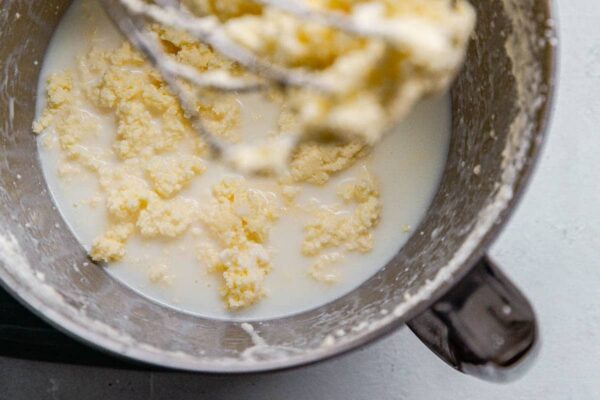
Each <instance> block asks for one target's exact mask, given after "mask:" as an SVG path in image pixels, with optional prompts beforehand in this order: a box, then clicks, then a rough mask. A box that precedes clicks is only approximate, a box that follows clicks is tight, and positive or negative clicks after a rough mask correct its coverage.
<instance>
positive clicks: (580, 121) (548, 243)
mask: <svg viewBox="0 0 600 400" xmlns="http://www.w3.org/2000/svg"><path fill="white" fill-rule="evenodd" d="M556 5H557V8H558V12H559V26H560V37H561V45H560V47H561V58H560V79H559V89H558V94H557V97H556V103H555V114H554V119H553V122H552V126H551V129H550V133H549V140H548V142H547V144H546V147H545V150H544V153H543V157H542V161H541V163H540V165H539V167H538V169H537V172H536V174H535V176H534V179H533V182H532V185H531V186H530V188H529V190H528V192H527V194H526V196H525V198H524V200H523V201H522V203H521V205H520V207H519V209H518V212H517V213H516V215H515V216H514V218H513V219H512V221H511V222H510V224H509V226H508V228H507V229H506V230H505V231H504V233H503V234H502V236H501V238H500V239H499V240H498V241H497V242H496V244H495V245H494V246H493V248H492V251H491V255H492V256H493V257H494V258H495V259H496V260H497V261H499V263H500V264H501V265H502V266H503V268H504V270H505V271H506V272H507V273H508V274H509V276H511V277H512V278H513V280H514V281H515V282H516V283H517V284H518V285H519V286H520V287H521V288H522V289H523V291H524V292H526V293H527V294H528V296H529V298H530V299H531V301H532V302H533V304H534V307H535V308H536V310H537V313H538V317H539V321H540V325H541V335H542V348H541V351H540V354H539V356H538V358H537V361H536V362H535V364H534V365H533V367H532V368H531V369H530V370H529V372H528V373H527V374H526V376H524V377H523V378H521V379H520V380H518V381H516V382H513V383H510V384H503V385H497V384H490V383H486V382H482V381H479V380H477V379H475V378H471V377H468V376H464V375H461V374H460V373H458V372H455V371H453V370H451V369H450V368H448V367H446V366H445V365H444V364H443V363H442V362H441V361H439V360H438V359H437V358H436V357H435V356H434V355H433V354H432V353H430V352H429V351H428V350H427V349H426V348H425V347H424V346H422V345H421V344H420V343H419V342H418V340H417V339H416V338H415V337H414V336H413V335H412V334H411V333H410V332H409V331H408V330H406V329H404V330H401V331H399V332H397V333H395V334H393V335H391V336H390V337H388V338H386V339H384V340H382V341H380V342H378V343H376V344H374V345H372V346H369V347H367V348H365V349H363V350H360V351H358V352H355V353H352V354H350V355H348V356H345V357H342V358H339V359H336V360H333V361H329V362H326V363H323V364H319V365H316V366H313V367H308V368H305V369H301V370H297V371H291V372H285V373H279V374H271V375H260V376H246V377H203V376H195V375H187V374H175V373H148V372H132V371H126V372H124V371H117V370H109V369H108V370H107V369H100V368H87V367H70V366H57V365H52V364H45V363H37V362H28V361H18V360H12V359H2V358H0V399H11V400H13V399H20V398H24V399H25V398H27V399H37V398H56V399H62V398H65V399H69V398H76V399H86V400H91V399H96V398H98V399H103V400H108V399H112V398H127V399H138V398H139V399H159V398H169V399H186V398H195V399H202V398H211V399H244V400H252V399H269V400H277V399H284V400H288V399H289V400H303V399H344V400H347V399H351V400H354V399H374V400H387V399H425V400H427V399H436V400H444V399H461V400H469V399H478V400H479V399H502V400H505V399H511V400H518V399H544V400H554V399H561V400H562V399H585V400H587V399H590V400H591V399H600V333H599V331H600V0H557V1H556ZM65 375H69V376H70V377H73V376H76V377H78V378H79V380H80V382H81V384H80V385H75V386H74V385H66V384H65V382H64V381H63V377H64V376H65ZM124 394H126V396H123V395H124Z"/></svg>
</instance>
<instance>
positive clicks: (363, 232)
mask: <svg viewBox="0 0 600 400" xmlns="http://www.w3.org/2000/svg"><path fill="white" fill-rule="evenodd" d="M338 196H339V197H340V198H341V199H343V201H344V202H345V203H347V204H353V205H355V208H354V210H353V211H352V212H346V211H341V210H340V209H339V207H338V206H336V205H333V206H329V207H319V208H317V209H316V211H315V212H314V215H313V218H312V220H311V222H309V223H308V224H307V225H306V226H305V227H304V233H305V235H304V242H303V243H302V253H303V254H304V255H305V256H317V255H319V254H321V252H322V251H323V250H325V249H331V248H341V249H344V250H346V251H357V252H361V253H365V252H368V251H370V250H371V249H372V248H373V230H374V229H375V227H376V226H377V224H378V222H379V218H380V214H381V201H380V200H379V190H378V188H377V184H376V183H375V180H374V178H373V177H372V176H371V174H370V173H368V172H367V171H364V173H363V176H361V177H359V178H357V179H355V180H353V181H351V182H346V183H344V184H342V185H340V186H339V188H338Z"/></svg>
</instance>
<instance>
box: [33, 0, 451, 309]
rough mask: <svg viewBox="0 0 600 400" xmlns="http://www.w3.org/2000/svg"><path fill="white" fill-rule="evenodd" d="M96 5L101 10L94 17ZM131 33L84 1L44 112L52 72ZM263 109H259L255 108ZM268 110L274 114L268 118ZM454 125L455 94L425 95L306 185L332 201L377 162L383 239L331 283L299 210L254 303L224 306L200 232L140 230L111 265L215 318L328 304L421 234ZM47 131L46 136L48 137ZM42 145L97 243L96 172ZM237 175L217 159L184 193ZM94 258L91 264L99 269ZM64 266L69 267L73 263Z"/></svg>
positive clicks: (281, 231) (171, 300)
mask: <svg viewBox="0 0 600 400" xmlns="http://www.w3.org/2000/svg"><path fill="white" fill-rule="evenodd" d="M90 14H92V15H93V18H90ZM92 37H93V39H92ZM122 40H123V39H122V38H121V37H120V36H119V34H118V33H117V32H116V31H115V29H114V28H113V26H112V25H111V23H110V22H109V21H108V19H107V18H106V17H105V16H104V14H103V13H102V11H101V10H100V8H99V6H98V5H97V4H96V2H95V1H93V0H87V1H86V0H77V1H75V2H74V3H73V5H72V6H71V8H70V10H69V11H68V13H67V14H66V16H65V17H64V19H63V20H62V22H61V24H60V25H59V27H58V30H57V31H56V33H55V35H54V37H53V40H52V43H51V46H50V48H49V50H48V53H47V55H46V58H45V60H44V68H43V71H42V74H41V77H40V86H39V96H38V99H39V101H38V108H37V110H38V113H40V112H41V110H42V109H43V106H44V100H45V82H46V77H47V76H48V75H49V74H51V73H54V72H60V71H63V70H65V69H75V68H76V58H77V57H78V56H81V55H85V54H86V53H87V52H88V51H89V50H90V49H91V47H92V46H95V47H101V48H109V49H110V48H115V47H117V46H118V45H119V44H120V43H121V42H122ZM92 42H93V43H92ZM255 108H256V106H254V107H253V110H252V112H256V110H255ZM260 112H261V114H263V115H265V114H271V113H270V111H269V110H261V111H260ZM99 118H101V119H102V120H103V130H102V133H101V135H100V138H99V139H96V142H95V143H94V144H95V145H99V144H100V145H102V144H104V146H106V147H108V146H109V144H110V143H111V142H112V140H113V139H112V138H113V137H114V134H115V128H114V125H113V123H112V121H111V119H110V118H109V117H108V116H99ZM268 119H269V118H266V117H265V120H268ZM263 123H264V122H263ZM255 124H256V122H255ZM449 127H450V102H449V98H448V97H447V96H446V97H443V98H440V99H436V100H430V101H426V102H423V103H422V104H420V105H419V106H418V107H417V108H416V109H415V110H414V112H413V113H412V114H411V115H410V116H409V118H407V119H406V120H405V121H403V122H402V123H401V124H400V125H399V126H398V128H397V130H396V132H394V133H392V134H390V135H389V136H388V137H387V138H386V139H385V140H384V141H383V142H382V143H380V144H379V145H378V146H377V147H376V149H375V151H374V152H373V155H372V156H371V157H370V158H369V159H368V160H365V161H362V162H358V163H357V165H355V166H354V167H352V168H351V169H350V170H348V171H346V172H344V173H342V174H339V175H337V176H335V177H334V178H333V179H332V180H331V181H330V183H329V184H328V185H327V187H326V188H325V189H317V188H311V187H310V186H305V187H304V190H303V192H302V194H301V195H300V196H299V197H298V199H297V200H298V202H300V203H307V202H308V201H310V199H311V198H316V199H318V200H319V201H321V202H323V203H325V204H330V203H332V202H334V201H335V200H336V199H335V188H336V186H337V184H338V183H339V182H340V181H342V180H344V179H347V178H349V177H353V176H356V175H357V173H358V169H359V168H362V167H363V166H364V165H367V166H368V167H369V169H370V171H371V172H373V174H374V175H375V176H376V178H377V180H378V182H379V186H380V192H381V201H382V203H383V212H382V218H381V222H380V223H379V225H378V227H377V228H376V231H375V233H374V239H375V240H374V243H375V247H374V249H373V250H372V251H371V252H370V253H367V254H349V255H347V256H346V257H345V258H344V260H343V261H342V262H341V263H340V265H339V266H335V268H336V269H337V270H338V271H341V280H340V281H339V282H338V283H337V284H335V285H332V286H328V285H324V284H323V283H319V282H317V281H315V280H314V279H313V278H311V277H310V276H309V275H308V268H309V266H310V265H311V264H312V263H313V262H314V259H309V258H306V257H303V256H302V255H301V253H300V245H301V243H302V238H303V233H302V225H304V223H302V220H300V221H299V220H298V216H296V215H294V213H289V214H287V215H285V216H283V217H282V218H281V219H280V221H279V222H278V223H277V224H276V225H275V227H274V229H273V230H272V231H271V235H270V238H271V239H270V241H269V246H270V248H271V249H272V253H273V254H272V264H273V270H272V271H271V273H270V275H269V276H268V278H267V280H266V283H265V286H266V288H267V291H268V293H269V294H268V296H267V297H266V298H264V299H263V300H262V301H260V302H259V303H258V304H257V305H255V306H252V307H250V308H248V309H246V310H242V311H238V312H228V311H227V310H225V308H224V306H223V303H222V300H221V298H220V295H219V292H218V288H219V287H220V285H221V282H220V280H219V277H218V276H215V275H213V274H209V273H207V272H206V270H205V268H204V267H202V266H201V264H200V263H199V262H198V260H197V258H196V254H195V251H194V242H195V241H197V240H198V239H197V238H195V237H194V236H193V235H192V234H189V233H188V234H186V235H185V236H183V237H182V238H180V239H176V240H174V241H160V240H143V239H141V238H139V237H135V236H134V237H133V238H132V239H130V241H129V242H128V245H127V249H126V251H127V255H126V257H125V258H124V259H123V260H122V261H120V262H118V263H114V264H111V265H110V266H109V267H107V268H106V270H107V271H108V273H110V274H111V275H112V276H113V277H115V278H116V279H118V280H120V281H122V282H123V283H125V284H126V285H128V286H130V287H131V288H133V289H134V290H137V291H138V292H139V293H141V294H143V295H145V296H147V297H149V298H151V299H154V300H155V301H158V302H160V303H163V304H165V305H168V306H172V307H176V308H178V309H180V310H182V311H184V312H190V313H194V314H198V315H202V316H207V317H211V318H227V319H264V318H275V317H281V316H284V315H289V314H293V313H298V312H301V311H305V310H308V309H311V308H314V307H317V306H320V305H322V304H325V303H327V302H329V301H332V300H334V299H335V298H337V297H340V296H342V295H344V294H345V293H348V292H349V291H351V290H352V289H354V288H356V287H357V286H358V285H360V284H361V283H363V282H364V281H366V280H367V279H368V278H369V277H371V276H372V275H374V274H375V273H376V272H377V271H378V270H379V269H380V268H382V267H383V266H384V265H385V264H386V263H387V262H388V261H389V260H390V259H391V258H392V257H393V256H394V255H395V254H396V253H397V252H398V251H399V249H400V248H401V246H402V245H403V244H404V243H405V242H406V241H407V240H408V238H409V236H410V235H411V234H412V233H414V228H415V227H416V226H417V225H418V223H419V221H420V220H421V218H422V217H423V216H424V214H425V212H426V210H427V208H428V206H429V204H430V202H431V199H432V198H433V195H434V194H435V190H436V188H437V186H438V183H439V180H440V177H441V174H442V172H443V167H444V164H445V161H446V155H447V149H448V141H449ZM43 139H44V138H43V135H42V137H40V140H43ZM39 154H40V159H41V163H42V166H43V169H44V173H45V177H46V181H47V183H48V186H49V188H50V191H51V193H52V195H53V197H54V200H55V203H56V205H57V207H58V208H59V210H60V211H61V213H62V215H63V216H64V218H65V220H66V221H67V222H68V224H69V225H70V227H71V229H72V231H73V233H74V234H75V236H76V237H77V238H78V239H79V241H80V242H81V244H82V245H83V246H84V247H85V248H86V249H89V248H90V246H91V243H92V241H93V240H94V238H95V237H96V236H98V235H99V234H101V233H102V232H103V231H104V230H105V228H106V213H105V210H104V207H103V206H102V204H101V205H100V206H98V207H97V208H93V207H90V206H88V205H84V204H81V203H82V202H85V201H86V200H89V199H90V198H92V197H93V196H95V195H97V194H98V192H99V190H98V189H99V188H98V184H97V178H96V176H94V175H93V174H91V173H88V172H83V173H82V174H80V176H78V177H76V178H73V179H71V180H65V179H63V178H60V177H59V176H58V174H57V169H58V166H59V155H60V151H59V150H58V148H57V147H56V146H55V147H54V148H51V149H47V148H46V147H45V146H43V145H41V142H40V146H39ZM232 174H234V173H233V172H232V171H227V170H226V169H225V168H223V167H221V166H220V165H218V164H214V163H212V164H209V168H208V170H207V171H206V172H205V173H204V174H203V175H201V176H200V177H197V178H195V180H194V181H193V184H192V185H191V187H189V188H188V189H186V190H185V191H184V192H183V193H182V194H183V195H185V196H186V197H192V198H196V199H198V200H199V201H201V202H204V201H207V199H208V198H209V196H210V187H211V186H212V185H213V184H215V183H217V182H218V181H220V180H221V179H222V178H223V177H224V176H228V175H232ZM256 184H257V185H259V186H260V187H261V188H262V187H263V186H265V185H267V186H268V184H267V183H265V182H264V180H263V181H260V182H258V181H257V182H256ZM205 199H206V200H205ZM304 218H306V217H304ZM405 226H410V227H412V229H411V230H410V232H405V231H404V230H403V227H405ZM159 263H162V264H167V265H168V266H169V270H168V274H169V275H170V276H171V277H172V278H173V284H172V285H170V286H169V285H161V284H155V283H151V282H150V280H149V276H148V270H149V268H150V267H152V266H153V265H156V264H159ZM95 267H96V266H94V265H93V264H91V265H90V268H95ZM65 268H69V266H66V265H65Z"/></svg>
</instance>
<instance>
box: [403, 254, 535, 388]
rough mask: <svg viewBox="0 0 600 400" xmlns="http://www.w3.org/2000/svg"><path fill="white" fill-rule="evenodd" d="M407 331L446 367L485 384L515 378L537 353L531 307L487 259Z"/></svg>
mask: <svg viewBox="0 0 600 400" xmlns="http://www.w3.org/2000/svg"><path fill="white" fill-rule="evenodd" d="M408 326H409V327H410V329H411V330H412V331H413V332H414V333H415V334H416V335H417V336H418V337H419V339H420V340H421V341H422V342H423V343H425V345H427V347H429V349H430V350H432V351H433V352H434V353H435V354H437V355H438V356H439V357H440V358H441V359H442V360H444V361H445V362H446V363H448V364H449V365H450V366H452V367H453V368H455V369H457V370H459V371H461V372H464V373H466V374H469V375H474V376H477V377H479V378H482V379H485V380H490V381H500V382H503V381H509V380H512V379H515V378H517V377H518V376H520V375H521V374H522V373H523V372H524V370H525V369H526V368H527V366H529V365H530V364H531V360H532V359H533V358H534V357H533V355H534V354H535V353H536V350H537V348H538V346H537V345H536V344H537V342H538V340H537V339H538V332H537V323H536V318H535V314H534V311H533V308H532V307H531V305H530V304H529V302H528V301H527V299H526V298H525V296H523V294H522V293H521V292H520V291H519V289H517V287H516V286H515V285H514V284H513V283H512V282H511V281H510V280H509V279H508V278H507V277H506V275H504V274H503V273H502V272H501V271H500V269H499V268H498V267H497V266H496V265H495V264H494V263H493V262H492V261H491V260H490V259H489V258H488V257H483V258H482V259H481V260H480V261H479V262H478V263H477V265H476V266H475V267H474V268H473V269H472V270H471V271H470V272H469V274H468V275H467V276H466V277H464V278H463V279H462V280H461V281H460V282H458V283H457V284H456V285H455V286H454V287H453V288H452V289H451V290H450V292H449V293H447V294H446V295H444V296H443V297H442V298H441V299H440V300H438V301H437V302H436V303H435V304H433V305H432V306H431V307H430V308H429V309H428V310H427V311H425V312H423V313H422V314H420V315H418V316H417V317H415V318H414V319H412V320H411V321H409V323H408Z"/></svg>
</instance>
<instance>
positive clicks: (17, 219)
mask: <svg viewBox="0 0 600 400" xmlns="http://www.w3.org/2000/svg"><path fill="white" fill-rule="evenodd" d="M473 2H474V3H475V6H476V7H477V10H478V16H479V20H478V25H477V26H478V27H477V33H476V34H475V35H474V37H473V41H472V44H471V46H470V49H469V53H468V60H467V64H466V67H465V68H464V70H463V71H462V73H461V75H460V77H459V78H458V80H457V82H456V84H455V85H454V87H453V91H452V106H453V122H452V140H451V145H450V154H449V158H448V163H447V165H446V169H445V173H444V177H443V181H442V183H441V186H440V188H439V190H438V192H437V195H436V197H435V199H434V201H433V204H432V205H431V208H430V210H429V212H428V214H427V216H426V218H425V219H424V220H423V222H422V224H421V226H419V227H418V229H416V230H415V234H414V235H413V236H412V237H411V239H410V240H409V242H408V243H407V244H406V246H404V248H402V250H401V251H400V252H399V254H397V255H396V257H394V259H393V260H392V261H391V262H390V263H389V264H388V265H386V266H385V268H383V269H382V270H381V271H379V272H378V273H377V274H376V275H375V276H374V277H372V278H371V279H370V280H369V281H367V282H366V283H364V284H363V285H362V286H360V287H359V288H358V289H356V290H354V291H353V292H351V293H349V294H348V295H346V296H344V297H342V298H340V299H337V300H336V301H334V302H332V303H329V304H326V305H324V306H322V307H319V308H317V309H314V310H311V311H308V312H304V313H301V314H298V315H294V316H291V317H286V318H279V319H273V320H265V321H260V322H255V323H252V327H253V330H251V329H250V327H249V326H248V325H244V324H240V323H238V322H230V321H220V320H212V319H206V318H200V317H196V316H192V315H188V314H185V313H181V312H178V311H176V310H174V309H171V308H167V307H163V306H160V305H158V304H156V303H154V302H152V301H150V300H148V299H146V298H144V297H142V296H140V295H139V294H137V293H135V292H134V291H132V290H130V289H129V288H127V287H125V286H123V285H122V284H120V283H119V282H117V281H115V280H113V279H112V278H111V277H110V276H109V275H108V274H107V273H106V272H105V271H104V270H103V269H102V268H97V267H93V266H92V267H88V268H73V265H82V263H83V262H84V261H86V260H87V258H86V252H85V251H84V250H83V248H82V247H81V246H80V245H79V244H78V242H77V241H76V240H75V238H74V237H73V235H72V234H71V232H70V231H69V230H68V228H67V226H66V225H65V223H64V221H63V220H62V219H61V216H60V215H59V213H58V212H57V210H56V208H55V207H54V205H53V203H52V199H51V198H50V195H49V193H48V190H47V187H46V184H45V182H44V178H43V176H42V171H41V169H40V164H39V160H38V157H37V149H36V142H35V138H34V136H33V134H32V133H31V124H32V120H33V117H34V108H35V107H34V105H35V101H36V83H37V80H38V75H39V72H40V66H41V61H42V60H43V57H44V52H45V49H46V47H47V45H48V42H49V39H50V37H51V35H52V32H53V30H54V28H55V27H56V25H57V24H58V21H59V19H60V17H61V15H62V14H63V12H64V11H65V9H66V8H67V7H68V5H69V1H67V0H57V1H26V0H14V1H10V2H8V3H6V4H5V5H4V6H3V10H2V13H0V60H1V61H0V66H1V68H0V73H1V79H0V121H1V124H0V210H1V212H0V281H1V282H2V283H3V285H4V286H5V287H6V288H7V289H8V290H9V291H10V292H11V293H12V294H13V295H15V296H16V297H17V298H19V299H20V300H21V301H22V302H23V303H24V304H26V305H27V306H29V308H31V309H32V310H34V311H35V312H36V313H38V314H39V315H40V316H42V317H44V318H45V319H46V320H48V321H50V322H51V323H52V324H54V325H55V326H57V327H59V328H61V329H62V330H64V331H66V332H68V333H70V334H71V335H72V336H74V337H77V338H79V339H81V340H83V341H85V342H87V343H89V344H92V345H94V346H97V347H99V348H102V349H105V350H108V351H110V352H113V353H115V354H119V355H122V356H125V357H128V358H131V359H134V360H139V361H142V362H147V363H151V364H155V365H160V366H165V367H173V368H179V369H187V370H194V371H203V372H251V371H265V370H273V369H282V368H288V367H292V366H298V365H303V364H307V363H311V362H315V361H318V360H323V359H325V358H328V357H332V356H334V355H337V354H340V353H343V352H345V351H348V350H351V349H354V348H356V347H358V346H360V345H363V344H365V343H368V342H370V341H372V340H374V339H375V338H378V337H381V336H382V335H384V334H385V333H389V332H391V331H393V330H394V329H395V328H398V327H400V326H402V325H404V324H406V323H408V325H409V326H410V327H411V328H412V329H413V331H415V332H416V333H417V335H419V337H420V338H421V339H422V340H423V341H425V342H426V344H427V345H428V346H429V347H430V348H432V349H433V350H434V351H435V352H436V353H437V354H438V355H440V356H441V357H442V358H443V359H445V360H446V361H447V362H449V363H450V364H451V365H452V366H454V367H455V368H457V369H460V370H462V371H466V372H471V373H474V374H478V375H480V376H486V377H495V378H499V377H506V376H507V371H512V370H514V369H515V368H516V366H519V365H521V364H522V360H523V359H524V358H525V357H524V356H525V355H526V354H528V353H530V352H531V349H532V348H534V347H535V346H534V345H535V342H536V337H537V328H536V322H535V317H534V314H533V311H532V310H531V307H530V306H529V304H528V303H527V301H526V300H525V298H524V297H523V296H522V295H521V294H520V293H519V292H518V290H517V289H516V288H515V287H514V286H513V285H512V284H511V283H510V281H509V280H508V279H506V277H504V276H503V275H502V274H501V273H500V271H499V270H498V268H497V267H496V266H494V265H493V263H491V261H490V260H489V259H487V258H486V257H485V250H486V248H487V247H488V245H489V244H490V243H491V241H492V240H493V239H494V238H495V237H496V236H497V235H498V233H499V231H500V229H501V227H502V225H503V224H504V222H505V221H506V220H507V218H508V216H509V215H510V213H511V211H512V210H513V208H514V206H515V204H516V201H517V198H518V197H519V195H520V194H521V192H522V191H523V189H524V187H525V184H526V181H527V178H528V176H529V174H530V172H531V169H532V166H533V162H534V161H535V159H536V157H537V155H538V152H539V148H540V145H541V142H542V138H543V132H544V129H545V126H546V123H547V119H548V115H549V103H550V96H551V93H552V87H553V74H554V44H555V43H554V42H555V38H554V29H553V24H552V20H551V15H550V7H549V5H548V3H547V1H546V0H473ZM17 13H18V14H20V18H18V19H17V17H16V15H17ZM398 230H399V234H400V230H401V227H398ZM342 332H343V334H341V333H342Z"/></svg>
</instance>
